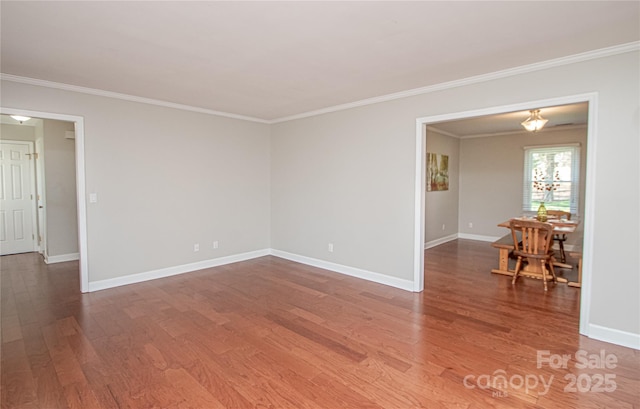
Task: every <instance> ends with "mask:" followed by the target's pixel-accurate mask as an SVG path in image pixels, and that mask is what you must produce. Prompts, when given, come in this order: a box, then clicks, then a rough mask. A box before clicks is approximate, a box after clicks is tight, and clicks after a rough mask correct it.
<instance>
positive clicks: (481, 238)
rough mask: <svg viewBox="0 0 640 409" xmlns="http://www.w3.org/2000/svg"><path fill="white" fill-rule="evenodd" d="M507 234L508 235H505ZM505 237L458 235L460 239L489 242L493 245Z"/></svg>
mask: <svg viewBox="0 0 640 409" xmlns="http://www.w3.org/2000/svg"><path fill="white" fill-rule="evenodd" d="M505 234H506V233H505ZM502 237H504V236H483V235H480V234H469V233H458V238H459V239H465V240H476V241H487V242H491V243H493V242H494V241H496V240H500V239H501V238H502Z"/></svg>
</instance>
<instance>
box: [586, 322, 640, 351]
mask: <svg viewBox="0 0 640 409" xmlns="http://www.w3.org/2000/svg"><path fill="white" fill-rule="evenodd" d="M588 337H589V338H593V339H597V340H599V341H604V342H609V343H611V344H616V345H620V346H623V347H627V348H633V349H636V350H640V334H634V333H631V332H626V331H620V330H617V329H613V328H607V327H602V326H600V325H596V324H589V335H588Z"/></svg>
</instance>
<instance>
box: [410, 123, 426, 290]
mask: <svg viewBox="0 0 640 409" xmlns="http://www.w3.org/2000/svg"><path fill="white" fill-rule="evenodd" d="M426 156H427V127H426V126H424V123H423V122H421V121H420V120H419V119H417V120H416V179H415V199H414V200H415V203H414V212H415V213H414V221H415V223H414V226H415V227H414V229H415V230H414V238H413V240H414V241H413V291H415V292H420V291H423V290H424V245H423V244H422V243H424V238H425V223H424V218H425V214H424V212H425V192H426V190H427V181H426V177H425V175H426V170H427V164H426V161H425V158H426ZM418 220H419V221H420V223H418Z"/></svg>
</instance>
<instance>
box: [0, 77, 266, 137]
mask: <svg viewBox="0 0 640 409" xmlns="http://www.w3.org/2000/svg"><path fill="white" fill-rule="evenodd" d="M0 79H1V80H3V81H11V82H18V83H21V84H27V85H35V86H38V87H46V88H53V89H61V90H64V91H72V92H78V93H80V94H88V95H96V96H99V97H106V98H115V99H120V100H124V101H130V102H139V103H142V104H149V105H157V106H161V107H166V108H173V109H180V110H183V111H191V112H199V113H202V114H208V115H216V116H223V117H227V118H233V119H240V120H243V121H250V122H259V123H263V124H267V123H269V121H267V120H265V119H260V118H254V117H251V116H245V115H239V114H231V113H228V112H222V111H214V110H212V109H206V108H199V107H194V106H191V105H184V104H176V103H174V102H168V101H162V100H159V99H153V98H144V97H137V96H135V95H129V94H122V93H119V92H112V91H105V90H101V89H95V88H88V87H80V86H77V85H70V84H64V83H60V82H53V81H46V80H40V79H37V78H29V77H21V76H18V75H12V74H4V73H0Z"/></svg>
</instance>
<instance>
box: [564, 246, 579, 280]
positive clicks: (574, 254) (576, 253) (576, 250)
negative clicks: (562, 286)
mask: <svg viewBox="0 0 640 409" xmlns="http://www.w3.org/2000/svg"><path fill="white" fill-rule="evenodd" d="M569 256H571V257H576V258H577V259H578V281H569V282H568V283H567V285H568V286H570V287H577V288H581V287H582V249H581V248H580V247H577V248H574V249H573V250H571V251H570V252H569Z"/></svg>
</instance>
